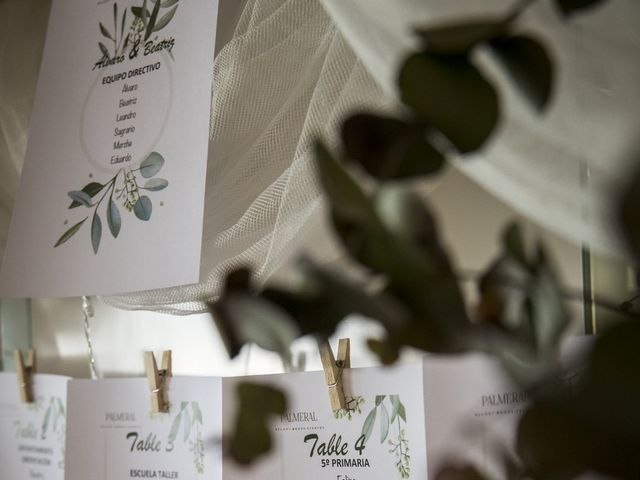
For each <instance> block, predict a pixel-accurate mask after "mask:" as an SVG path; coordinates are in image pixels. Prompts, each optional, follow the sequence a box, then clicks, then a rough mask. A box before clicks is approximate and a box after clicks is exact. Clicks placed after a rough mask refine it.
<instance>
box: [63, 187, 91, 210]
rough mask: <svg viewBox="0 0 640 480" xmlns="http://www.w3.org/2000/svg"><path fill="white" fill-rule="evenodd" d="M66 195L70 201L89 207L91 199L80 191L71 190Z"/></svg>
mask: <svg viewBox="0 0 640 480" xmlns="http://www.w3.org/2000/svg"><path fill="white" fill-rule="evenodd" d="M67 195H69V198H71V200H73V201H74V202H77V203H78V204H80V205H84V206H85V207H90V206H91V197H90V196H89V195H88V194H87V193H85V192H83V191H81V190H73V191H71V192H69V193H67ZM69 208H71V207H69Z"/></svg>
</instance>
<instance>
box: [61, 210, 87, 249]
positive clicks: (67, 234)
mask: <svg viewBox="0 0 640 480" xmlns="http://www.w3.org/2000/svg"><path fill="white" fill-rule="evenodd" d="M87 218H89V217H85V218H84V219H82V220H80V221H79V222H78V223H76V224H75V225H74V226H72V227H71V228H69V229H68V230H67V231H66V232H64V233H63V234H62V236H61V237H60V238H59V239H58V241H57V242H56V244H55V245H54V248H55V247H59V246H60V245H62V244H63V243H65V242H66V241H67V240H69V239H70V238H71V237H73V236H74V235H75V234H76V233H77V232H78V230H80V227H82V224H83V223H84V222H86V221H87Z"/></svg>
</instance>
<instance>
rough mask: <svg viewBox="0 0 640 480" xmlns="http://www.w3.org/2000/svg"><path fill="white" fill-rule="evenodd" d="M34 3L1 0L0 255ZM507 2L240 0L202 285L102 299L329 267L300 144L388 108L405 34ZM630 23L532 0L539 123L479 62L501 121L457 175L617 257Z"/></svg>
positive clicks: (211, 172) (315, 193)
mask: <svg viewBox="0 0 640 480" xmlns="http://www.w3.org/2000/svg"><path fill="white" fill-rule="evenodd" d="M238 1H239V0H221V6H224V5H225V4H232V3H234V4H237V2H238ZM47 3H48V2H46V1H45V0H0V155H1V156H0V248H2V246H3V241H4V236H6V227H7V222H8V215H9V212H10V209H11V202H12V199H13V196H14V194H15V190H16V188H17V179H18V177H19V171H20V168H21V164H22V159H23V155H24V145H25V142H26V131H27V124H28V118H29V111H30V102H31V99H32V97H33V89H34V87H35V76H36V73H37V66H38V63H39V58H40V51H41V43H42V39H43V34H44V24H45V23H44V22H45V20H46V11H47V10H48V6H47V5H46V4H47ZM513 3H514V2H513V1H507V0H484V1H483V2H478V1H477V0H458V1H456V2H452V1H451V0H396V1H390V0H348V1H345V0H246V6H245V7H244V10H243V11H242V15H241V16H240V18H239V20H238V22H237V26H236V28H235V33H234V34H233V35H232V38H231V39H230V40H229V41H228V42H223V43H221V45H222V44H224V46H223V47H222V50H221V51H220V52H219V53H218V55H217V57H216V61H215V67H214V88H213V99H212V109H211V110H212V117H211V118H212V123H211V138H210V140H211V141H210V154H209V169H208V173H207V194H206V204H205V218H204V236H203V246H202V260H201V282H200V283H198V284H196V285H192V286H184V287H176V288H170V289H163V290H157V291H151V292H141V293H134V294H129V295H124V296H117V297H109V298H107V299H106V300H107V301H108V302H109V303H111V304H113V305H116V306H118V307H121V308H129V309H154V310H160V311H166V312H173V313H191V312H197V311H202V310H203V309H204V308H205V304H204V301H206V300H211V299H213V298H215V297H216V295H218V294H219V292H220V288H221V281H222V279H223V277H224V273H225V272H226V271H228V270H229V269H232V268H234V267H236V266H239V265H247V264H249V265H252V266H253V267H254V268H255V270H256V279H257V280H258V281H259V282H262V283H263V282H265V281H266V280H267V279H269V278H271V277H272V276H273V275H274V274H279V273H282V272H283V271H286V270H287V269H286V265H288V264H289V262H290V261H291V260H292V259H293V258H294V257H296V256H297V254H299V253H300V252H301V251H303V250H304V251H307V252H309V251H310V252H311V253H312V254H313V255H315V256H317V257H318V258H320V259H323V260H325V261H326V260H331V259H334V258H336V256H337V255H338V253H337V252H338V250H337V248H336V245H335V244H334V242H333V241H332V240H331V236H330V235H329V233H328V229H327V227H326V225H325V216H324V212H323V202H322V198H321V192H320V188H319V183H318V180H317V178H316V176H315V173H314V169H313V163H312V158H311V154H310V149H311V143H312V140H313V139H314V138H315V136H316V135H323V136H324V137H325V138H327V139H328V140H329V141H330V142H334V141H335V139H336V134H337V127H338V125H339V123H340V120H341V118H342V117H343V116H344V115H345V114H347V113H348V112H351V111H352V110H353V109H356V108H358V109H361V108H366V107H369V108H376V109H379V108H384V109H387V108H390V107H391V104H392V102H393V98H394V97H395V94H396V92H395V87H394V79H395V76H396V71H397V68H398V66H399V65H400V63H401V61H402V59H403V58H404V56H405V55H406V54H407V53H408V52H409V51H410V50H411V48H413V47H414V46H415V38H414V36H413V35H412V29H413V27H414V26H416V25H425V24H429V23H433V24H436V23H438V22H440V21H442V20H443V19H448V20H451V19H456V18H461V17H469V16H472V15H474V14H478V13H480V14H484V15H487V14H488V13H491V12H503V11H505V9H506V8H507V7H509V6H510V5H512V4H513ZM225 21H229V19H227V18H224V17H223V18H222V20H221V22H225ZM638 25H640V2H638V1H637V0H609V1H608V2H604V3H603V4H602V6H601V7H600V8H597V9H593V10H592V11H590V12H585V13H584V14H583V15H580V16H577V17H575V18H573V19H571V20H570V21H564V20H562V19H561V18H560V17H559V16H558V15H557V11H556V10H555V8H554V5H553V2H552V1H550V0H544V1H542V0H541V1H538V2H535V3H534V4H533V6H532V7H531V8H530V10H529V11H528V12H527V13H526V15H525V16H524V17H523V19H522V21H521V22H520V28H522V30H523V31H531V32H535V34H536V35H538V36H539V37H541V38H542V39H544V40H545V41H546V43H547V44H548V45H549V46H550V48H551V50H552V51H553V57H554V60H555V62H554V63H555V64H556V66H557V78H556V92H555V95H554V98H553V101H552V103H551V105H550V107H549V109H548V111H547V112H545V113H544V114H543V115H542V116H538V115H536V114H535V113H533V112H532V111H531V109H529V108H527V106H526V105H525V104H524V103H523V102H522V101H521V99H520V98H519V97H518V96H517V94H516V93H515V92H514V91H513V90H512V89H511V87H510V86H509V85H508V84H505V83H504V81H503V80H502V78H503V77H502V76H501V75H500V74H499V73H497V71H496V68H495V65H494V64H493V63H492V61H491V59H490V58H488V56H487V55H480V56H479V61H480V62H481V63H482V65H483V66H484V67H485V68H486V69H487V71H488V72H489V73H490V74H491V75H492V76H495V78H496V79H497V81H499V82H500V83H501V86H503V87H505V88H504V94H503V105H504V107H505V108H504V112H503V113H504V117H503V121H502V122H501V125H500V128H499V132H498V133H497V135H495V136H494V138H493V139H492V141H491V142H490V144H489V145H487V147H486V148H485V149H483V151H482V152H480V153H479V154H477V155H475V156H477V157H480V158H477V159H473V160H472V159H469V160H464V161H458V162H457V163H456V165H457V167H458V168H459V169H460V170H461V171H463V172H464V173H465V174H466V175H468V176H470V177H471V178H473V179H474V180H475V181H476V182H477V183H479V184H480V185H482V186H484V187H485V188H486V189H487V190H488V191H490V192H491V193H493V194H494V195H496V196H498V197H499V198H501V199H502V200H504V201H505V202H506V203H507V204H509V205H510V206H512V207H513V208H515V209H516V210H518V211H520V212H521V213H522V214H524V215H526V216H527V217H529V218H531V219H533V220H534V221H536V222H538V223H540V224H541V225H543V226H546V227H547V228H549V229H551V230H553V231H555V232H557V233H559V234H561V235H563V236H564V237H565V238H567V239H569V240H570V241H572V242H574V243H575V244H577V245H580V244H582V243H585V242H586V243H588V244H589V245H590V246H591V247H592V248H593V249H594V250H596V251H599V252H602V253H616V252H620V251H621V249H620V245H619V243H618V241H617V237H616V235H615V232H614V231H613V229H612V228H611V225H610V218H611V210H610V205H611V201H612V200H613V199H614V198H615V195H612V193H611V192H612V191H614V192H615V191H616V189H617V188H618V187H619V184H620V181H621V175H620V174H621V172H625V168H624V167H625V166H626V164H627V163H629V162H630V161H632V160H633V156H632V154H633V153H634V150H635V149H636V147H637V142H638V140H637V131H638V129H639V127H640V115H638V111H640V62H639V61H638V58H640V36H639V34H638ZM219 28H220V26H219ZM428 94H429V90H428V85H425V95H428Z"/></svg>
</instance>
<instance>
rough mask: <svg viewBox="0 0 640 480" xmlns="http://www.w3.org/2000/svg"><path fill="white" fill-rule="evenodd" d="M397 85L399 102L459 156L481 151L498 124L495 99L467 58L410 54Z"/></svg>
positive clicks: (487, 82)
mask: <svg viewBox="0 0 640 480" xmlns="http://www.w3.org/2000/svg"><path fill="white" fill-rule="evenodd" d="M398 82H399V86H400V91H401V95H402V101H403V102H404V103H405V104H407V105H408V106H409V107H410V108H411V109H412V110H413V112H414V113H415V115H416V116H417V117H418V118H419V119H420V120H422V121H423V122H425V123H426V124H427V125H431V126H433V127H434V128H436V129H437V130H439V131H440V132H441V133H442V134H444V135H445V136H446V137H447V138H448V139H449V140H450V141H451V143H452V144H453V145H454V146H455V147H456V148H457V149H458V150H459V151H460V152H461V153H468V152H472V151H474V150H477V149H479V148H480V147H482V145H484V143H485V142H486V141H487V140H488V139H489V137H490V136H491V134H492V133H493V131H494V129H495V127H496V125H497V123H498V117H499V107H498V95H497V93H496V91H495V89H494V87H493V86H492V85H491V84H490V83H489V81H488V80H487V79H486V78H485V77H484V75H482V73H480V71H479V70H478V69H477V68H476V67H475V66H474V65H473V64H472V62H471V60H470V58H469V57H468V56H445V55H433V54H429V53H416V54H413V55H411V56H410V57H409V58H408V59H407V61H406V62H405V63H404V65H403V66H402V69H401V71H400V76H399V80H398Z"/></svg>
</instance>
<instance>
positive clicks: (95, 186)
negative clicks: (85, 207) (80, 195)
mask: <svg viewBox="0 0 640 480" xmlns="http://www.w3.org/2000/svg"><path fill="white" fill-rule="evenodd" d="M103 188H104V185H103V184H101V183H98V182H91V183H88V184H86V185H85V186H84V187H82V192H84V193H86V194H87V195H89V196H90V197H91V198H93V197H95V196H96V195H97V194H98V193H99V192H100V191H101V190H102V189H103ZM80 205H82V203H80V202H78V201H76V200H74V201H73V202H71V205H69V207H68V208H76V207H79V206H80Z"/></svg>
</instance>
